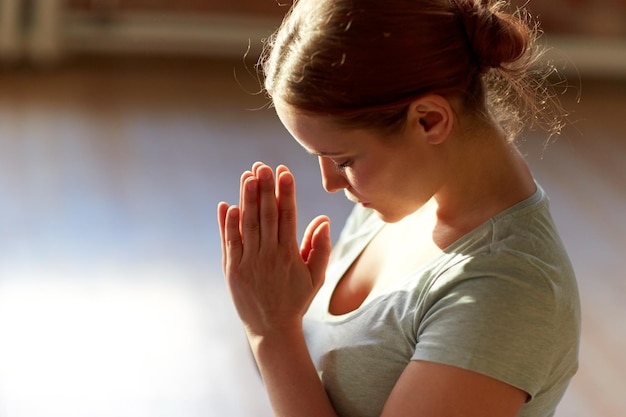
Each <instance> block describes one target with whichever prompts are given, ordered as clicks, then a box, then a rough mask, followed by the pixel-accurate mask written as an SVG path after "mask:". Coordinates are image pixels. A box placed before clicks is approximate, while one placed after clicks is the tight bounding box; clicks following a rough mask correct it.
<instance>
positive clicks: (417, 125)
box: [408, 94, 454, 145]
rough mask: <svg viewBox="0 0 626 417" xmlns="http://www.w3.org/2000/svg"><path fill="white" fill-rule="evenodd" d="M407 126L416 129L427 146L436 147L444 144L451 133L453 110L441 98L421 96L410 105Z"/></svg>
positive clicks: (445, 100)
mask: <svg viewBox="0 0 626 417" xmlns="http://www.w3.org/2000/svg"><path fill="white" fill-rule="evenodd" d="M408 125H409V126H411V128H413V129H417V130H418V131H419V133H421V135H423V136H424V137H425V138H426V141H427V142H428V143H429V144H432V145H437V144H440V143H442V142H444V141H445V140H446V139H447V138H448V136H449V135H450V132H451V131H452V127H453V125H454V110H453V109H452V105H451V104H450V102H449V101H448V100H447V99H445V98H444V97H442V96H439V95H435V94H431V95H427V96H423V97H420V98H419V99H417V100H415V101H414V102H413V103H411V105H410V107H409V112H408Z"/></svg>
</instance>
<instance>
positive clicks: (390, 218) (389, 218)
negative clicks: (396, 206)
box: [374, 209, 407, 223]
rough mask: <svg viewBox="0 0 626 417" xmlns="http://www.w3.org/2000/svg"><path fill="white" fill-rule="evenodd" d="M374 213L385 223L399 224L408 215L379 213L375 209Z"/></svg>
mask: <svg viewBox="0 0 626 417" xmlns="http://www.w3.org/2000/svg"><path fill="white" fill-rule="evenodd" d="M374 212H376V214H377V215H378V217H379V218H380V219H381V220H382V221H384V222H385V223H397V222H399V221H400V220H402V219H404V218H405V217H406V216H407V214H401V213H398V212H394V213H392V212H388V211H379V210H376V209H374Z"/></svg>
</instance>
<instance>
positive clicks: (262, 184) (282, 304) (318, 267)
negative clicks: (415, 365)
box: [218, 162, 331, 337]
mask: <svg viewBox="0 0 626 417" xmlns="http://www.w3.org/2000/svg"><path fill="white" fill-rule="evenodd" d="M296 217H297V209H296V195H295V181H294V178H293V175H292V174H291V172H290V171H289V169H288V168H287V167H285V166H282V165H281V166H279V167H278V168H277V169H276V175H274V172H273V171H272V169H271V168H270V167H269V166H267V165H265V164H263V163H261V162H257V163H255V164H254V165H253V167H252V170H251V171H246V172H244V173H243V174H242V176H241V182H240V201H239V206H236V205H229V204H227V203H224V202H222V203H220V204H219V206H218V221H219V226H220V235H221V239H222V267H223V269H224V276H225V278H226V283H227V286H228V288H229V291H230V294H231V297H232V299H233V302H234V304H235V307H236V309H237V312H238V314H239V317H240V318H241V320H242V322H243V324H244V326H245V328H246V331H247V332H248V336H249V337H251V336H264V335H268V334H271V333H274V332H276V331H278V332H280V331H283V330H284V329H286V328H289V327H290V326H294V325H295V326H300V325H301V322H302V316H303V315H304V313H305V312H306V310H307V308H308V306H309V304H310V303H311V300H312V299H313V297H314V296H315V294H316V293H317V291H318V290H319V288H320V287H321V285H322V283H323V281H324V275H325V271H326V266H327V264H328V258H329V255H330V248H331V244H330V222H329V219H328V218H327V217H326V216H319V217H317V218H315V219H314V220H313V221H311V223H310V224H309V225H308V227H307V229H306V231H305V234H304V238H303V240H302V244H301V245H300V248H298V240H297V236H296V234H297V226H296Z"/></svg>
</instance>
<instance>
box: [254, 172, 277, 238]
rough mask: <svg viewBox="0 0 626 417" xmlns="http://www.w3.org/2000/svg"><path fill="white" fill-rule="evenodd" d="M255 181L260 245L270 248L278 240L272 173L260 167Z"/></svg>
mask: <svg viewBox="0 0 626 417" xmlns="http://www.w3.org/2000/svg"><path fill="white" fill-rule="evenodd" d="M257 179H258V181H259V205H260V207H259V221H260V228H261V241H260V245H261V246H263V245H266V247H268V248H272V247H274V246H275V245H276V243H277V240H278V206H277V204H276V191H275V185H274V173H273V172H272V169H271V168H270V167H268V166H267V165H263V166H260V167H259V168H258V169H257Z"/></svg>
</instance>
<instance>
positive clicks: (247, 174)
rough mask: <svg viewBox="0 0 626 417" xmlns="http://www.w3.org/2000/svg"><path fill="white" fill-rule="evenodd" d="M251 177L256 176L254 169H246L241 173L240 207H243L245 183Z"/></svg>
mask: <svg viewBox="0 0 626 417" xmlns="http://www.w3.org/2000/svg"><path fill="white" fill-rule="evenodd" d="M250 177H254V174H253V173H252V171H245V172H244V173H243V174H241V178H240V179H239V207H243V185H244V184H245V182H246V180H247V179H248V178H250Z"/></svg>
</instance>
